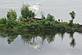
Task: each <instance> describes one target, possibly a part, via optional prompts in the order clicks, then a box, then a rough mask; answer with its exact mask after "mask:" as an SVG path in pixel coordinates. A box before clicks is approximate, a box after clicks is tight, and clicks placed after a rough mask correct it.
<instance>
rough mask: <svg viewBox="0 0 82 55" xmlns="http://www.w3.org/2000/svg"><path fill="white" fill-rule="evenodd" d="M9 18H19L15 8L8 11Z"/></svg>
mask: <svg viewBox="0 0 82 55" xmlns="http://www.w3.org/2000/svg"><path fill="white" fill-rule="evenodd" d="M7 19H8V20H16V19H17V14H16V12H15V10H12V9H11V10H9V11H8V12H7Z"/></svg>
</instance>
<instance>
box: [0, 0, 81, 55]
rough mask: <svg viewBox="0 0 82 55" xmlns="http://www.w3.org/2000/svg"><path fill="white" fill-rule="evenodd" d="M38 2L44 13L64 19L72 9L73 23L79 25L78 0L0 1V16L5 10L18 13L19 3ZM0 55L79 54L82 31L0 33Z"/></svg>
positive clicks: (67, 17) (67, 18) (4, 14)
mask: <svg viewBox="0 0 82 55" xmlns="http://www.w3.org/2000/svg"><path fill="white" fill-rule="evenodd" d="M37 3H39V4H40V5H41V8H42V11H43V13H44V14H47V13H50V14H53V15H54V16H55V18H56V19H57V18H59V19H63V20H64V21H68V20H70V19H71V17H70V16H69V12H70V11H72V10H74V11H75V12H76V18H75V20H74V22H76V23H80V24H82V6H81V5H82V0H61V1H60V0H0V17H4V16H6V13H7V11H8V10H9V9H11V8H12V9H15V10H16V12H17V14H18V15H19V16H20V8H21V7H22V5H23V4H32V5H33V4H37ZM0 55H82V34H81V33H74V35H73V36H72V35H71V36H70V34H68V33H65V34H64V35H61V34H53V33H50V34H45V33H43V34H30V33H26V34H25V33H23V34H22V35H21V34H16V33H15V34H13V33H12V32H11V33H8V34H0Z"/></svg>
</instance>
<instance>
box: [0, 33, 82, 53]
mask: <svg viewBox="0 0 82 55" xmlns="http://www.w3.org/2000/svg"><path fill="white" fill-rule="evenodd" d="M70 34H71V33H70ZM70 34H68V33H64V34H61V33H50V32H49V33H47V32H43V33H35V32H32V33H28V32H27V33H21V34H19V35H18V34H17V33H13V32H12V33H11V32H10V33H3V32H2V33H1V34H0V54H1V55H54V54H55V55H60V54H61V55H81V54H82V43H81V42H82V37H81V36H82V34H81V33H77V32H75V33H74V34H71V35H70ZM72 35H73V36H72Z"/></svg>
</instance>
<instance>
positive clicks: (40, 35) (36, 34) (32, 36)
mask: <svg viewBox="0 0 82 55" xmlns="http://www.w3.org/2000/svg"><path fill="white" fill-rule="evenodd" d="M19 34H20V35H21V38H22V40H23V41H24V43H26V44H30V45H33V46H37V47H38V46H39V45H38V44H39V43H40V44H41V45H43V43H44V41H45V40H47V42H48V43H51V42H53V41H55V35H56V34H59V33H58V32H53V31H29V32H22V31H21V32H17V31H8V32H0V35H1V37H3V38H7V42H8V44H11V43H12V42H13V41H14V40H15V39H16V38H17V37H18V35H19ZM60 34H61V38H62V40H63V38H64V34H65V32H60ZM73 34H74V33H73V32H71V33H69V35H70V37H71V38H72V40H71V42H70V45H71V46H72V47H74V46H75V44H76V43H75V39H74V38H73ZM39 41H40V42H39Z"/></svg>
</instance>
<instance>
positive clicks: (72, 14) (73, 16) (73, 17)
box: [69, 11, 75, 20]
mask: <svg viewBox="0 0 82 55" xmlns="http://www.w3.org/2000/svg"><path fill="white" fill-rule="evenodd" d="M69 14H70V16H71V18H72V20H73V19H75V12H74V11H72V12H70V13H69Z"/></svg>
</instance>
